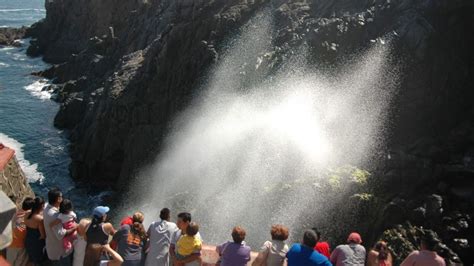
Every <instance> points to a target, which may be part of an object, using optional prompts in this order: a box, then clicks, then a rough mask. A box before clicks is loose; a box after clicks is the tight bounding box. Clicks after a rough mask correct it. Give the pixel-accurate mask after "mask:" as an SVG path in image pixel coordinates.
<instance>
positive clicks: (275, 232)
mask: <svg viewBox="0 0 474 266" xmlns="http://www.w3.org/2000/svg"><path fill="white" fill-rule="evenodd" d="M270 234H271V235H272V239H273V240H281V241H285V240H287V239H288V235H289V233H288V228H287V227H286V226H284V225H281V224H275V225H272V229H271V230H270Z"/></svg>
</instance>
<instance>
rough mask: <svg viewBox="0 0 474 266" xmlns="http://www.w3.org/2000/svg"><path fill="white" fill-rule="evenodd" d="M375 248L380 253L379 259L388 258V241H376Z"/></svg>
mask: <svg viewBox="0 0 474 266" xmlns="http://www.w3.org/2000/svg"><path fill="white" fill-rule="evenodd" d="M374 250H375V251H377V252H378V253H379V255H378V259H379V260H386V259H387V258H388V252H389V250H388V246H387V242H385V241H378V242H377V243H375V246H374Z"/></svg>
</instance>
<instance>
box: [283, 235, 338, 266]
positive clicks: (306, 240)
mask: <svg viewBox="0 0 474 266" xmlns="http://www.w3.org/2000/svg"><path fill="white" fill-rule="evenodd" d="M317 240H318V236H317V235H316V232H314V231H313V230H306V231H305V232H304V234H303V241H302V243H301V244H298V243H296V244H293V245H292V246H291V248H290V250H289V251H288V253H286V258H287V259H288V266H303V265H304V266H332V265H331V262H329V260H328V259H327V258H326V257H325V256H324V255H321V254H319V253H318V252H316V251H315V250H314V246H315V245H316V242H317Z"/></svg>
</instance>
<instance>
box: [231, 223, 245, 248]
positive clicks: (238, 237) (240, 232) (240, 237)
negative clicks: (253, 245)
mask: <svg viewBox="0 0 474 266" xmlns="http://www.w3.org/2000/svg"><path fill="white" fill-rule="evenodd" d="M245 235H246V233H245V230H244V229H243V228H242V227H240V226H236V227H234V229H232V239H233V240H234V242H235V243H239V244H240V243H242V241H244V239H245Z"/></svg>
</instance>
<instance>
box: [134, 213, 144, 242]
mask: <svg viewBox="0 0 474 266" xmlns="http://www.w3.org/2000/svg"><path fill="white" fill-rule="evenodd" d="M144 220H145V215H144V214H143V213H142V212H135V213H134V214H133V216H132V222H133V224H132V226H133V229H134V231H135V233H137V234H138V235H139V236H140V237H141V238H142V239H146V231H145V227H144V226H143V221H144Z"/></svg>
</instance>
